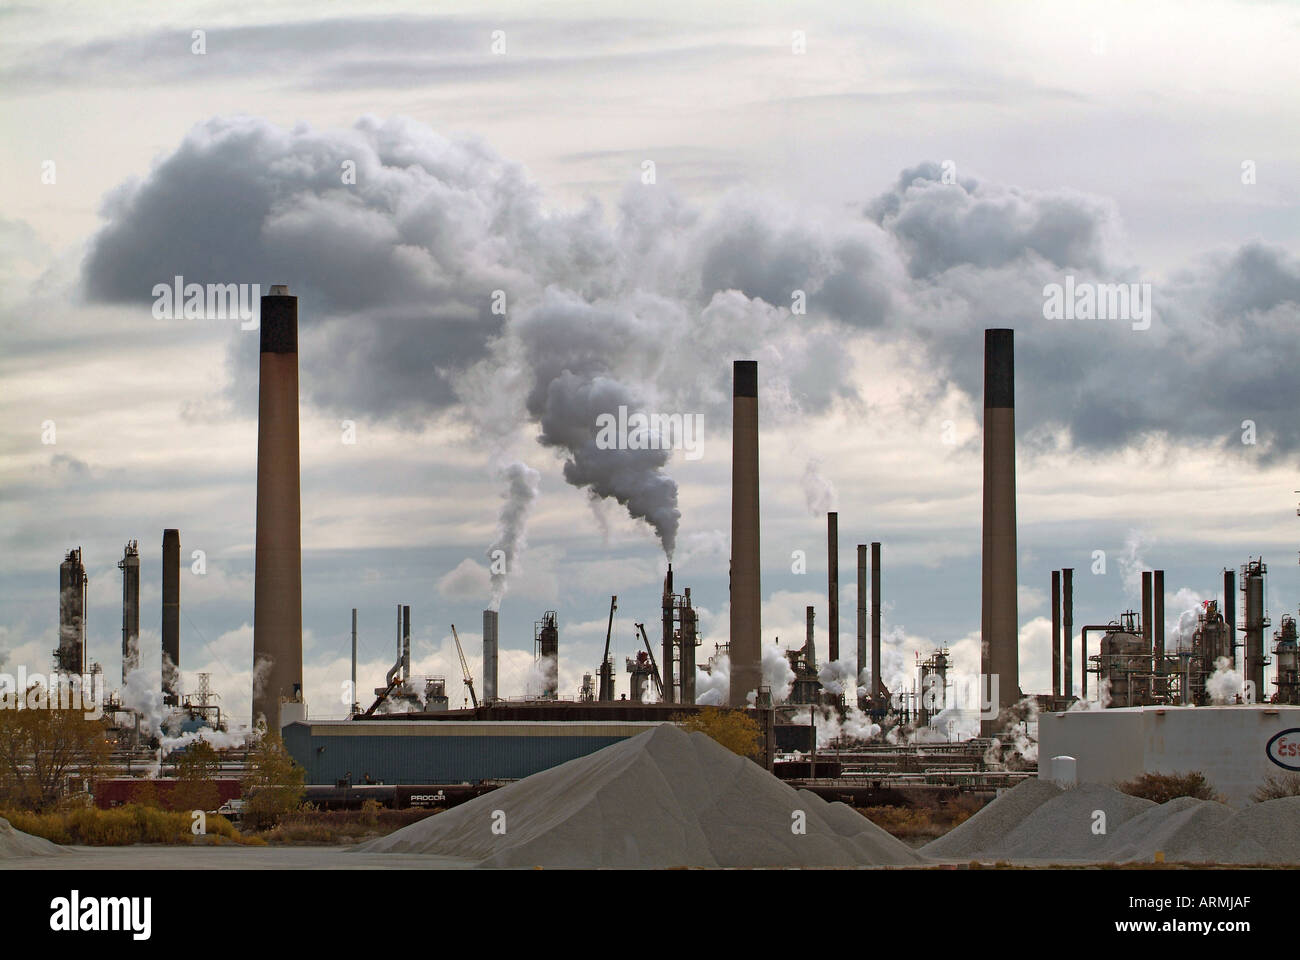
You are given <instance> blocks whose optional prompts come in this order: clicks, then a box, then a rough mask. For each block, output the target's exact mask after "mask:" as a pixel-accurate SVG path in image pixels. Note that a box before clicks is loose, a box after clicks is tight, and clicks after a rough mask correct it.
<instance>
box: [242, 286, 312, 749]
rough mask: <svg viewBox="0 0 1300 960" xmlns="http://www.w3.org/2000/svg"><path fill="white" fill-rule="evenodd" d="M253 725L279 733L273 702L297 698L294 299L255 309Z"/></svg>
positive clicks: (282, 292) (285, 296)
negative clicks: (258, 345) (258, 334)
mask: <svg viewBox="0 0 1300 960" xmlns="http://www.w3.org/2000/svg"><path fill="white" fill-rule="evenodd" d="M261 309H262V314H261V336H262V344H261V356H260V358H259V363H260V367H259V378H258V394H257V547H256V559H255V573H254V578H253V722H254V723H256V722H257V721H258V719H259V718H263V719H265V721H266V724H267V729H269V730H273V731H276V732H278V731H279V729H280V698H281V697H294V696H301V694H302V502H301V494H300V491H299V484H298V476H299V464H298V298H297V297H293V296H290V295H289V288H288V287H286V286H273V287H272V288H271V293H270V295H269V296H265V297H262V303H261Z"/></svg>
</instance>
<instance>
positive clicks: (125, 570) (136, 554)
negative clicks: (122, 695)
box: [117, 540, 140, 684]
mask: <svg viewBox="0 0 1300 960" xmlns="http://www.w3.org/2000/svg"><path fill="white" fill-rule="evenodd" d="M117 568H118V569H119V570H121V571H122V683H123V684H125V683H126V678H127V676H128V675H129V674H130V673H131V671H132V670H135V669H137V668H138V667H139V666H140V546H139V544H138V543H137V542H136V541H135V540H129V541H127V544H126V547H125V549H123V551H122V559H121V560H119V561H118V562H117Z"/></svg>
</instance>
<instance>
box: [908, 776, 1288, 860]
mask: <svg viewBox="0 0 1300 960" xmlns="http://www.w3.org/2000/svg"><path fill="white" fill-rule="evenodd" d="M1033 784H1042V785H1041V786H1032V785H1033ZM1097 810H1103V811H1105V813H1106V833H1105V834H1104V835H1101V834H1094V833H1093V832H1092V829H1093V826H1092V825H1093V822H1094V820H1095V814H1094V811H1097ZM921 853H923V854H924V855H925V856H927V857H934V858H938V859H945V860H951V859H959V858H964V857H970V858H975V859H980V860H1056V861H1061V862H1065V861H1078V860H1083V861H1094V862H1102V863H1106V862H1112V863H1128V862H1144V863H1150V862H1151V861H1153V860H1154V859H1155V855H1156V853H1162V854H1163V855H1164V859H1165V861H1166V862H1170V863H1300V797H1284V798H1282V799H1280V800H1270V801H1269V802H1267V803H1260V804H1255V805H1253V806H1250V807H1247V808H1246V809H1244V810H1241V811H1239V812H1234V811H1233V810H1232V809H1231V808H1229V807H1226V806H1224V805H1223V804H1221V803H1216V802H1214V801H1210V800H1194V799H1192V798H1191V797H1180V798H1178V799H1176V800H1171V801H1169V802H1168V803H1164V804H1155V803H1152V802H1151V801H1150V800H1142V799H1140V798H1138V797H1130V796H1127V795H1125V794H1122V793H1119V792H1118V791H1115V790H1112V789H1111V788H1109V787H1104V786H1100V785H1098V784H1083V785H1081V786H1079V787H1077V788H1074V789H1071V790H1060V789H1058V788H1057V787H1055V786H1053V785H1052V784H1050V783H1046V782H1045V781H1034V780H1030V781H1026V782H1025V783H1023V784H1021V785H1020V786H1018V787H1016V789H1015V790H1011V791H1009V792H1007V793H1005V794H1003V795H1002V796H1001V797H999V798H998V799H997V800H995V801H994V802H993V803H991V804H989V805H988V806H987V807H985V808H984V809H983V810H981V811H980V812H979V813H978V814H976V815H975V816H974V817H971V819H970V820H968V821H966V823H964V824H962V825H961V826H960V827H958V828H957V829H955V830H953V831H952V832H950V833H949V834H947V835H946V836H943V837H940V838H939V839H938V840H935V841H933V842H931V843H929V844H927V845H926V846H925V847H922V848H921Z"/></svg>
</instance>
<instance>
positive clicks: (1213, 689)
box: [1205, 657, 1246, 704]
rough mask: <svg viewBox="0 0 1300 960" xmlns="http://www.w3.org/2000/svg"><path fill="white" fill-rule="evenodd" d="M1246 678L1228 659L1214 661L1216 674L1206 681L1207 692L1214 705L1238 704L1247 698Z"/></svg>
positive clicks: (1222, 658)
mask: <svg viewBox="0 0 1300 960" xmlns="http://www.w3.org/2000/svg"><path fill="white" fill-rule="evenodd" d="M1245 690H1246V683H1245V678H1244V677H1243V676H1242V675H1241V673H1240V672H1238V671H1237V670H1235V669H1234V668H1233V664H1232V661H1231V660H1229V659H1228V658H1227V657H1219V659H1218V660H1215V661H1214V672H1213V673H1212V674H1210V676H1209V677H1208V678H1207V679H1206V681H1205V692H1206V694H1207V695H1208V696H1209V698H1210V702H1211V703H1214V704H1225V703H1236V702H1237V698H1238V697H1241V696H1245Z"/></svg>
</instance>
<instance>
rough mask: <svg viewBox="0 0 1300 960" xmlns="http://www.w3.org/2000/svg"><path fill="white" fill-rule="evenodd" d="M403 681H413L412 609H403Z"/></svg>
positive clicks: (404, 607) (406, 607) (407, 607)
mask: <svg viewBox="0 0 1300 960" xmlns="http://www.w3.org/2000/svg"><path fill="white" fill-rule="evenodd" d="M402 679H403V680H410V679H411V608H410V607H409V606H405V605H403V607H402Z"/></svg>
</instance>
